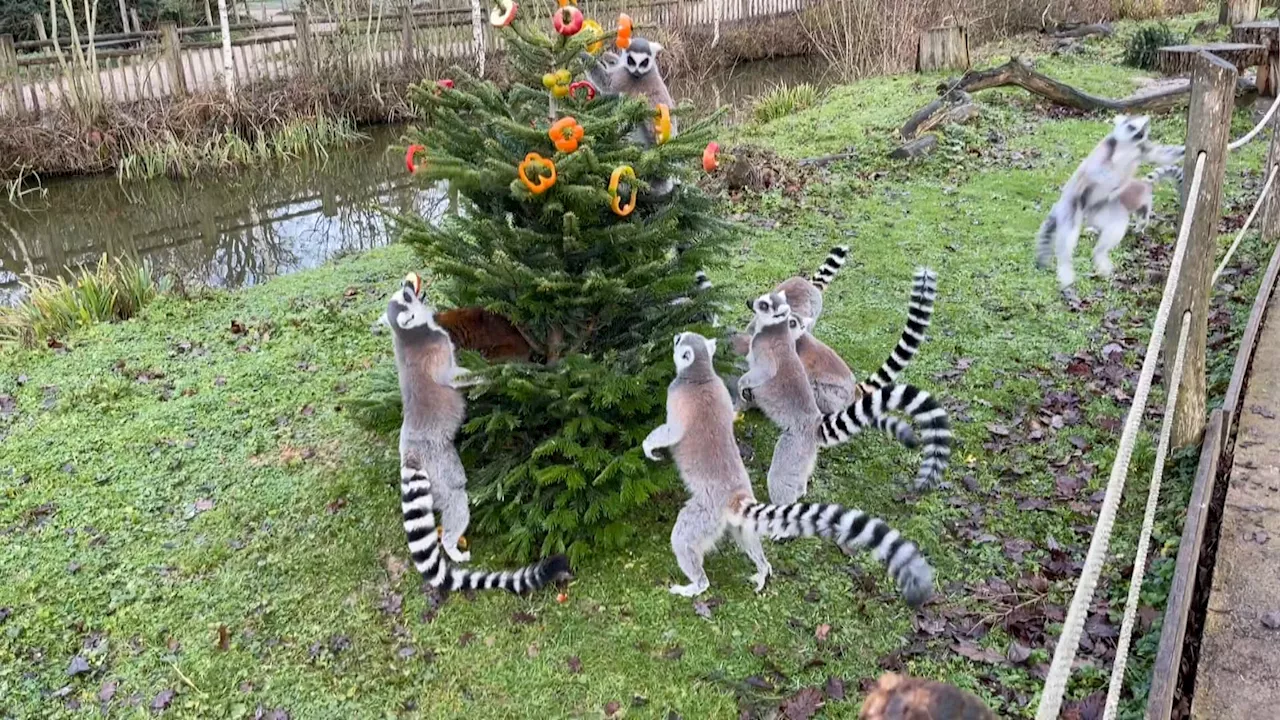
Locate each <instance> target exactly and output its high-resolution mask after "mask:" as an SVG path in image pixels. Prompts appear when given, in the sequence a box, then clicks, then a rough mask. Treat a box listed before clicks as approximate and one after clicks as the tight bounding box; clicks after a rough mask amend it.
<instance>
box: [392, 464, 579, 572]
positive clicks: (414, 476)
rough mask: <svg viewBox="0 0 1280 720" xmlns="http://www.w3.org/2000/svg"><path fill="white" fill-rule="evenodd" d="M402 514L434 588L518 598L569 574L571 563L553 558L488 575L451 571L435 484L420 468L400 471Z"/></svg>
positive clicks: (412, 549) (416, 557)
mask: <svg viewBox="0 0 1280 720" xmlns="http://www.w3.org/2000/svg"><path fill="white" fill-rule="evenodd" d="M400 510H401V511H402V512H403V513H404V532H405V535H407V536H408V538H409V555H410V557H412V558H413V565H414V567H416V568H417V569H418V572H419V573H421V574H422V578H423V579H424V580H426V581H427V582H428V583H430V585H431V587H434V588H442V589H444V590H446V591H454V590H495V589H496V590H506V591H508V592H513V593H516V594H517V595H520V594H523V593H526V592H529V591H530V590H538V589H540V588H542V587H543V586H544V585H546V584H548V583H551V582H554V581H556V580H559V579H560V578H562V577H564V576H567V575H568V574H569V559H568V558H566V557H565V556H564V555H552V556H551V557H549V558H546V559H544V560H541V561H540V562H538V563H536V564H534V565H528V566H526V567H523V568H520V569H519V570H503V571H501V572H486V571H483V570H463V569H460V568H457V567H454V568H452V569H451V568H450V567H449V556H448V555H447V554H445V551H444V548H443V547H441V545H440V536H439V535H438V534H437V532H436V513H435V502H434V500H433V499H432V497H431V481H430V480H428V479H427V476H426V474H425V473H423V472H422V471H421V470H418V469H416V468H408V467H404V468H401V469H400Z"/></svg>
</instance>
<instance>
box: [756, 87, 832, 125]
mask: <svg viewBox="0 0 1280 720" xmlns="http://www.w3.org/2000/svg"><path fill="white" fill-rule="evenodd" d="M821 99H822V93H821V92H819V90H818V88H817V87H816V86H814V85H812V84H810V83H800V84H799V85H787V84H786V83H779V84H778V85H776V86H774V88H773V89H772V90H770V91H769V92H767V93H765V94H764V95H762V96H761V97H760V98H758V99H757V100H756V102H755V106H754V107H753V108H752V115H754V116H755V119H756V121H757V122H761V123H767V122H770V121H773V120H777V119H778V118H783V117H786V116H788V115H791V114H793V113H797V112H799V111H801V110H807V109H808V108H811V107H813V106H814V105H817V104H818V101H819V100H821Z"/></svg>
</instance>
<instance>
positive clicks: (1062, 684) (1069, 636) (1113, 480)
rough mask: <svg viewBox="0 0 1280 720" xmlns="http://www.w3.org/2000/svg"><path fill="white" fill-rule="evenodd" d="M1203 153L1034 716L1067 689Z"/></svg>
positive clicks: (1052, 718)
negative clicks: (1145, 352) (1082, 566)
mask: <svg viewBox="0 0 1280 720" xmlns="http://www.w3.org/2000/svg"><path fill="white" fill-rule="evenodd" d="M1204 161H1205V154H1204V153H1203V152H1201V153H1200V154H1199V155H1197V156H1196V164H1195V170H1194V171H1193V174H1192V176H1191V189H1190V190H1189V191H1188V192H1187V207H1186V212H1185V213H1183V216H1182V228H1181V229H1180V230H1179V231H1178V242H1177V244H1176V245H1175V246H1174V250H1173V258H1172V259H1171V260H1170V261H1169V274H1168V277H1167V278H1166V279H1165V283H1164V294H1163V295H1162V296H1161V297H1160V309H1159V310H1157V311H1156V317H1155V321H1154V322H1153V323H1152V325H1151V338H1150V339H1149V340H1147V354H1146V355H1145V356H1144V357H1143V360H1142V373H1141V375H1139V376H1138V385H1137V387H1136V388H1134V392H1133V404H1132V405H1130V406H1129V414H1128V415H1127V416H1126V417H1125V421H1124V430H1123V432H1122V433H1121V435H1120V446H1119V447H1118V448H1117V449H1116V459H1115V462H1114V463H1113V464H1112V465H1111V477H1110V479H1109V480H1108V481H1107V492H1106V496H1105V497H1104V498H1103V500H1102V509H1101V510H1100V511H1099V512H1098V522H1097V525H1096V526H1095V527H1094V531H1093V538H1092V539H1090V541H1089V552H1088V554H1087V555H1086V556H1085V560H1084V568H1083V569H1082V570H1081V571H1080V582H1079V584H1078V585H1076V591H1075V595H1073V596H1072V598H1071V606H1070V607H1069V608H1068V609H1067V618H1066V620H1065V621H1064V622H1063V624H1062V635H1061V636H1060V637H1059V638H1058V645H1057V647H1055V648H1054V650H1053V662H1052V663H1051V664H1050V666H1049V674H1048V676H1047V677H1046V678H1045V682H1044V693H1043V694H1042V695H1041V696H1040V708H1039V710H1038V711H1037V712H1036V720H1057V717H1058V711H1059V710H1060V709H1061V708H1062V698H1063V696H1064V695H1066V692H1067V681H1068V680H1069V679H1070V678H1071V665H1072V663H1073V662H1075V657H1076V650H1077V649H1078V648H1079V645H1080V633H1081V632H1082V631H1083V630H1084V620H1085V615H1086V614H1087V613H1088V611H1089V604H1090V603H1091V602H1093V592H1094V590H1096V589H1097V587H1098V576H1099V575H1101V574H1102V564H1103V562H1104V561H1105V560H1106V559H1107V547H1108V546H1109V545H1110V543H1111V529H1112V526H1113V525H1114V524H1115V520H1116V511H1117V510H1119V508H1120V496H1121V494H1122V493H1123V492H1124V482H1125V479H1126V477H1127V476H1128V474H1129V461H1130V460H1132V459H1133V445H1134V442H1135V441H1136V440H1137V437H1138V429H1139V427H1140V426H1141V424H1142V415H1143V413H1144V412H1145V410H1146V407H1147V395H1148V394H1150V392H1151V380H1152V378H1154V377H1155V374H1156V364H1157V362H1158V361H1159V359H1160V345H1161V341H1162V340H1163V339H1164V332H1165V326H1166V325H1167V324H1168V322H1169V312H1170V310H1171V309H1172V307H1173V296H1174V290H1176V289H1177V286H1178V276H1179V275H1180V274H1181V272H1182V261H1183V260H1184V259H1185V258H1186V255H1187V237H1188V236H1189V235H1190V234H1191V223H1192V221H1193V220H1194V218H1195V214H1196V202H1197V200H1198V199H1199V198H1198V196H1199V194H1200V181H1201V180H1202V179H1203V177H1204Z"/></svg>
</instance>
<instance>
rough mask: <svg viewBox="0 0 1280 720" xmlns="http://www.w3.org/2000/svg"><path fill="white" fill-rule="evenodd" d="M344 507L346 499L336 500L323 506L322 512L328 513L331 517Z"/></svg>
mask: <svg viewBox="0 0 1280 720" xmlns="http://www.w3.org/2000/svg"><path fill="white" fill-rule="evenodd" d="M346 506H347V499H346V498H338V499H337V500H333V501H331V502H330V503H329V504H328V505H325V506H324V511H325V512H327V513H329V514H330V515H333V514H334V513H337V512H338V511H340V510H342V508H344V507H346Z"/></svg>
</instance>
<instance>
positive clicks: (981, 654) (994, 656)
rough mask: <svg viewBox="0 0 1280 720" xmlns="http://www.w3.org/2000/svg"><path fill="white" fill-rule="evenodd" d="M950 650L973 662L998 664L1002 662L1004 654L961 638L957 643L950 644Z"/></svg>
mask: <svg viewBox="0 0 1280 720" xmlns="http://www.w3.org/2000/svg"><path fill="white" fill-rule="evenodd" d="M951 651H952V652H954V653H955V654H957V655H960V656H962V657H967V658H969V659H970V660H973V661H974V662H981V663H989V664H992V665H1000V664H1003V663H1004V656H1003V655H1001V654H1000V653H998V652H995V651H993V650H987V649H986V648H983V647H980V646H979V645H978V644H977V643H973V642H970V641H968V640H961V641H960V642H959V643H957V644H955V645H952V646H951Z"/></svg>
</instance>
